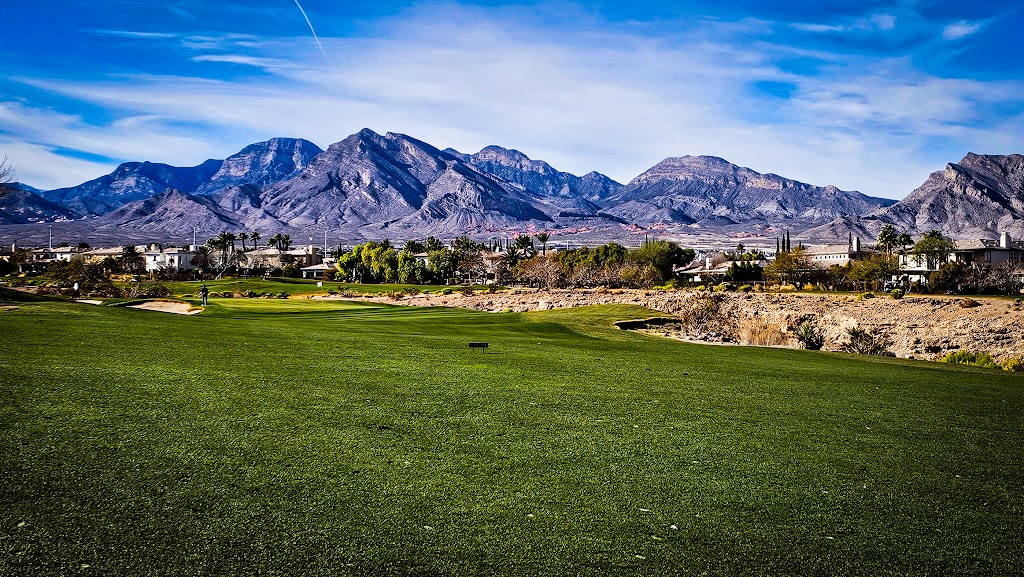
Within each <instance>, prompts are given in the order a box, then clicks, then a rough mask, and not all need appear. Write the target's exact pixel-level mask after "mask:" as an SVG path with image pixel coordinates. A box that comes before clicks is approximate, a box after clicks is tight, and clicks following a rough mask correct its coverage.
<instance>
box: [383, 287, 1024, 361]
mask: <svg viewBox="0 0 1024 577" xmlns="http://www.w3.org/2000/svg"><path fill="white" fill-rule="evenodd" d="M372 300H378V301H382V302H390V303H395V304H403V305H411V306H451V307H462V308H470V309H476V310H485V311H492V312H502V311H516V312H525V311H534V310H548V309H555V308H567V307H578V306H585V305H594V304H635V305H641V306H645V307H648V308H651V309H654V310H658V311H663V312H664V313H666V316H665V317H664V318H659V319H656V320H655V321H653V322H651V323H634V324H632V325H631V326H628V328H633V329H638V330H641V331H644V332H647V333H651V334H656V335H661V336H666V337H672V338H678V339H682V340H688V341H700V342H713V343H735V344H747V345H766V346H792V347H797V346H799V344H798V342H797V340H796V338H795V334H794V333H795V330H796V328H797V327H798V326H800V324H802V323H804V322H810V323H811V324H813V325H815V326H816V327H817V328H818V329H819V330H820V331H821V332H822V333H823V334H824V336H825V344H824V347H823V349H824V350H832V351H838V350H842V345H843V344H844V343H845V342H846V340H847V338H848V337H847V333H846V329H847V328H848V327H854V326H856V327H860V328H863V329H865V330H866V331H868V332H869V333H872V334H874V335H879V336H883V337H887V338H888V339H889V341H890V343H889V345H888V347H887V348H888V351H889V352H890V353H892V354H894V355H896V356H898V357H903V358H909V359H924V360H939V359H941V358H942V357H943V356H944V355H946V354H948V353H950V352H952V351H957V350H970V351H977V352H986V353H989V354H990V355H992V357H993V358H995V359H996V360H1003V359H1006V358H1009V357H1016V356H1020V355H1024V307H1022V305H1021V302H1020V301H1019V300H1013V299H1006V298H984V297H973V298H967V297H956V296H945V295H943V296H936V295H924V296H914V295H912V296H907V297H904V298H902V299H891V298H889V297H888V296H886V295H882V296H878V297H875V298H867V299H858V298H857V297H856V296H855V295H845V294H808V293H778V294H777V293H709V292H705V291H656V290H555V291H550V292H548V291H536V290H529V289H525V290H524V289H514V290H509V291H499V292H495V293H481V292H478V293H476V294H474V295H472V296H470V295H465V294H461V293H452V294H449V295H441V294H419V295H412V296H403V297H399V298H395V297H374V298H373V299H372Z"/></svg>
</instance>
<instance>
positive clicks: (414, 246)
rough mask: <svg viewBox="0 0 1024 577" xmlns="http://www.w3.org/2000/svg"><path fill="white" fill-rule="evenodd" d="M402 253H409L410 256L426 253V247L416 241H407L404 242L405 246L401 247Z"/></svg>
mask: <svg viewBox="0 0 1024 577" xmlns="http://www.w3.org/2000/svg"><path fill="white" fill-rule="evenodd" d="M435 240H436V239H435ZM402 252H409V253H412V254H417V253H421V252H427V245H425V244H424V243H422V242H420V241H418V240H407V241H405V245H404V246H403V247H402Z"/></svg>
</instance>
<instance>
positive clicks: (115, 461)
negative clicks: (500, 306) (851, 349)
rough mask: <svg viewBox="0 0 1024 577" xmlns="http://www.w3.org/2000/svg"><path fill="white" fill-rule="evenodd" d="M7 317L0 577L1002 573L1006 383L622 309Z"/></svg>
mask: <svg viewBox="0 0 1024 577" xmlns="http://www.w3.org/2000/svg"><path fill="white" fill-rule="evenodd" d="M188 288H189V289H190V290H191V287H188ZM313 288H315V285H313ZM211 290H228V289H219V288H213V286H211ZM260 290H267V289H260ZM175 292H180V293H187V292H188V291H187V290H182V289H175ZM311 292H312V291H311ZM0 305H2V306H0V332H2V334H3V335H4V337H5V342H6V343H8V345H7V347H5V354H4V356H3V358H2V359H0V399H2V400H0V459H2V461H0V465H2V471H3V473H2V478H0V575H5V576H6V575H26V576H28V575H33V576H34V575H65V574H82V575H86V574H103V575H410V574H419V575H435V574H446V575H472V574H479V575H493V574H503V575H535V574H545V575H569V574H571V575H608V574H622V575H688V574H702V573H706V574H709V575H722V574H726V575H822V576H825V575H829V576H831V575H956V574H961V575H968V574H969V575H1012V574H1021V573H1022V571H1024V562H1022V561H1021V558H1022V551H1024V537H1022V536H1021V533H1020V527H1021V526H1022V525H1024V459H1022V458H1021V455H1022V448H1024V411H1022V409H1024V379H1022V378H1021V376H1019V375H1014V374H1009V373H1004V372H1002V371H995V370H985V369H977V368H972V367H964V366H953V365H943V364H938V363H922V362H913V361H904V360H898V359H893V358H876V357H871V358H867V357H852V356H849V355H840V354H832V353H814V352H806V351H797V350H786V349H760V348H744V347H716V346H699V345H691V344H686V343H681V342H675V341H671V340H667V339H659V338H654V337H647V336H643V335H638V334H633V333H630V332H625V331H619V330H617V329H614V328H613V327H612V326H611V323H612V322H613V321H615V320H620V319H627V318H639V317H644V316H648V315H651V316H653V315H654V314H655V313H653V312H652V311H647V310H646V309H642V308H639V307H631V306H603V307H586V308H577V309H565V310H556V311H546V312H536V313H522V314H513V313H507V314H506V313H502V314H493V313H485V312H475V311H466V310H458V309H444V308H405V307H389V306H382V305H375V304H364V303H353V302H343V301H313V300H305V299H288V300H277V299H211V306H210V307H209V308H208V309H207V311H206V312H204V313H203V314H202V315H198V316H191V317H186V316H177V315H170V314H162V313H154V312H148V311H140V310H133V309H124V308H112V307H100V306H90V305H82V304H74V303H66V302H0ZM470 341H485V342H488V343H489V344H490V347H489V348H488V349H487V352H486V353H481V352H479V351H471V350H469V349H468V348H467V343H468V342H470Z"/></svg>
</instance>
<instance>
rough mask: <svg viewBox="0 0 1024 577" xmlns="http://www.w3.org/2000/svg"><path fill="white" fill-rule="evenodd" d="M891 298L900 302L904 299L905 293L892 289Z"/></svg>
mask: <svg viewBox="0 0 1024 577" xmlns="http://www.w3.org/2000/svg"><path fill="white" fill-rule="evenodd" d="M889 298H891V299H894V300H900V299H901V298H903V291H902V290H900V289H892V290H891V291H889Z"/></svg>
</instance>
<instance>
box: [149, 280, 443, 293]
mask: <svg viewBox="0 0 1024 577" xmlns="http://www.w3.org/2000/svg"><path fill="white" fill-rule="evenodd" d="M318 283H321V281H319V280H315V279H297V278H277V277H275V278H269V279H262V278H225V279H217V280H209V281H187V282H162V283H161V284H163V285H165V286H166V287H167V288H168V289H170V290H171V293H172V294H175V295H179V296H180V295H185V294H191V295H196V294H198V292H199V287H201V286H202V285H206V286H207V288H208V289H209V290H210V291H211V292H228V293H232V294H241V293H245V292H246V291H252V292H254V293H257V294H261V293H272V294H275V295H276V294H281V293H284V294H286V295H303V294H327V292H328V291H334V292H349V293H356V294H386V293H390V292H395V291H405V290H409V289H415V290H418V291H420V292H440V291H442V290H445V289H446V288H449V289H452V288H455V289H457V288H458V287H444V286H441V285H403V284H359V283H341V282H330V281H324V282H322V283H321V284H322V286H317V284H318Z"/></svg>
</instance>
